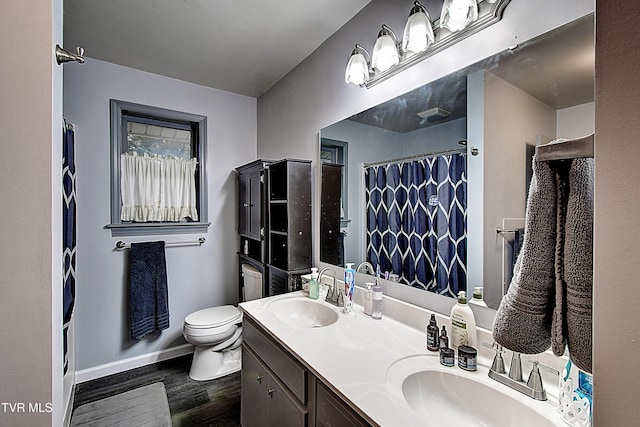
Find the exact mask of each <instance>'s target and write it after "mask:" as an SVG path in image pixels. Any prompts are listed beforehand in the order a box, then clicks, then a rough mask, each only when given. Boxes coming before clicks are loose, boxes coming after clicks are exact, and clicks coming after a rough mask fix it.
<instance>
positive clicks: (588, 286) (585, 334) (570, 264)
mask: <svg viewBox="0 0 640 427" xmlns="http://www.w3.org/2000/svg"><path fill="white" fill-rule="evenodd" d="M593 172H594V161H593V159H574V160H572V164H571V170H570V172H569V198H568V201H567V217H566V222H565V241H564V252H563V264H564V268H563V270H564V283H565V285H566V288H565V291H564V295H566V311H565V313H564V317H565V322H566V342H567V346H568V348H569V357H570V358H571V360H572V361H573V363H575V364H576V366H578V367H579V368H580V369H582V370H583V371H586V372H592V371H591V368H592V366H591V349H592V304H593V299H592V294H593ZM554 341H556V339H555V337H554ZM556 354H558V353H556Z"/></svg>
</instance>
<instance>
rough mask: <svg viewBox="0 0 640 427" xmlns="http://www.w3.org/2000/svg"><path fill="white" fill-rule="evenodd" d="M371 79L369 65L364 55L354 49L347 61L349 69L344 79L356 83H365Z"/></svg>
mask: <svg viewBox="0 0 640 427" xmlns="http://www.w3.org/2000/svg"><path fill="white" fill-rule="evenodd" d="M368 79H369V66H368V65H367V60H366V59H365V57H364V55H362V54H361V53H360V52H358V51H354V53H353V54H352V55H351V58H349V62H348V63H347V70H346V71H345V74H344V81H345V82H347V83H353V84H355V85H358V86H359V85H361V84H364V82H366V81H367V80H368Z"/></svg>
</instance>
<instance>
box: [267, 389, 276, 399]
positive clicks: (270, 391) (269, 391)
mask: <svg viewBox="0 0 640 427" xmlns="http://www.w3.org/2000/svg"><path fill="white" fill-rule="evenodd" d="M274 391H276V389H275V388H270V389H269V390H267V394H268V395H269V397H273V392H274Z"/></svg>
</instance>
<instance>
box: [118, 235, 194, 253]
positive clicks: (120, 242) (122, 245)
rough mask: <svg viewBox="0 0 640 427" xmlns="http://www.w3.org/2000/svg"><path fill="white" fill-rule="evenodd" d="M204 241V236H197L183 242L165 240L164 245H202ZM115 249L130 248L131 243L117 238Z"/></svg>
mask: <svg viewBox="0 0 640 427" xmlns="http://www.w3.org/2000/svg"><path fill="white" fill-rule="evenodd" d="M205 241H206V239H205V238H204V237H200V238H198V240H188V241H184V242H165V247H172V246H194V245H197V246H200V245H202V244H203V243H204V242H205ZM115 249H118V250H123V249H131V243H125V242H123V241H122V240H118V241H117V242H116V247H115Z"/></svg>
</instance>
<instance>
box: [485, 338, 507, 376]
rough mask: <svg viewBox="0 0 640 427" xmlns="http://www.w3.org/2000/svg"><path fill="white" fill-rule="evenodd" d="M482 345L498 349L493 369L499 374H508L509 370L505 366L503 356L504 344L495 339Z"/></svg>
mask: <svg viewBox="0 0 640 427" xmlns="http://www.w3.org/2000/svg"><path fill="white" fill-rule="evenodd" d="M482 345H483V346H485V347H487V348H490V349H495V351H496V355H495V357H494V358H493V363H492V364H491V370H492V371H494V372H496V373H498V374H506V373H507V370H506V369H505V367H504V359H503V358H502V354H503V353H504V349H503V348H502V346H501V345H500V344H498V343H497V342H495V341H494V342H493V343H492V344H488V343H486V342H483V343H482Z"/></svg>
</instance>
